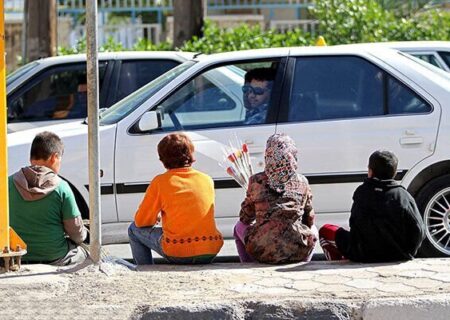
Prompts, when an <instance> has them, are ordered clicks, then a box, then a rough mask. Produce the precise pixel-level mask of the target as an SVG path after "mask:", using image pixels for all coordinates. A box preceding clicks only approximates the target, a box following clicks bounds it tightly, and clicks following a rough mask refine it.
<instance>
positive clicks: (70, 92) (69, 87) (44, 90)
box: [8, 62, 106, 122]
mask: <svg viewBox="0 0 450 320" xmlns="http://www.w3.org/2000/svg"><path fill="white" fill-rule="evenodd" d="M105 70H106V62H101V63H100V64H99V86H100V88H101V87H102V82H103V79H104V74H105ZM86 116H87V80H86V65H85V64H84V63H79V64H72V65H62V66H57V67H54V68H51V69H49V70H47V71H44V72H43V73H41V74H40V75H38V76H37V77H35V78H34V79H32V80H31V81H30V82H29V83H26V84H24V85H23V86H22V88H20V89H19V90H18V91H17V92H16V93H13V94H12V95H11V97H8V122H22V121H45V120H58V119H76V118H84V117H86Z"/></svg>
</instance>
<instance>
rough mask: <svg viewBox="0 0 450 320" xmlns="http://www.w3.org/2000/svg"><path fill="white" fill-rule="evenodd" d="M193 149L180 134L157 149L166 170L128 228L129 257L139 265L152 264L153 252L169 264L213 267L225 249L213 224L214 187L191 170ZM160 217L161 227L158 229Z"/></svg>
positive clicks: (176, 134) (204, 176) (154, 180)
mask: <svg viewBox="0 0 450 320" xmlns="http://www.w3.org/2000/svg"><path fill="white" fill-rule="evenodd" d="M193 152H194V145H193V143H192V141H191V140H190V139H189V138H188V137H187V136H186V135H185V134H181V133H173V134H169V135H168V136H166V137H164V138H163V139H162V140H161V141H160V143H159V144H158V154H159V159H160V160H161V162H162V163H163V165H164V167H165V168H166V169H167V171H166V172H165V173H163V174H161V175H158V176H156V177H155V178H154V179H153V181H152V182H151V183H150V185H149V187H148V188H147V191H146V193H145V196H144V199H143V200H142V203H141V205H140V206H139V209H138V211H137V212H136V215H135V218H134V222H133V223H132V224H131V225H130V227H129V228H128V235H129V238H130V245H131V252H132V254H133V259H134V260H135V262H136V263H137V264H138V265H141V264H153V257H152V252H151V250H154V251H156V252H157V253H158V254H159V255H161V256H162V257H164V258H165V259H166V260H168V261H169V262H171V263H180V264H197V263H210V262H211V261H212V260H213V259H214V258H215V256H216V255H217V253H218V252H219V251H220V249H221V248H222V245H223V239H222V234H221V233H220V232H219V231H218V230H217V228H216V223H215V220H214V184H213V181H212V179H211V177H209V176H208V175H206V174H204V173H202V172H199V171H197V170H195V169H193V168H192V167H191V165H192V163H193V162H194V156H193ZM159 214H160V215H161V219H162V227H160V226H155V224H156V223H157V220H158V215H159Z"/></svg>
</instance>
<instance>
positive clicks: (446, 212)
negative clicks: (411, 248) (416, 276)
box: [416, 174, 450, 257]
mask: <svg viewBox="0 0 450 320" xmlns="http://www.w3.org/2000/svg"><path fill="white" fill-rule="evenodd" d="M416 201H417V206H418V207H419V210H420V212H421V213H422V217H423V221H424V224H425V229H426V238H425V240H424V241H423V243H422V246H421V248H420V249H419V255H420V256H424V257H439V256H450V174H447V175H445V176H442V177H439V178H436V179H433V180H431V182H429V183H428V184H427V185H426V186H425V187H424V188H423V189H422V190H421V191H420V192H419V194H418V195H417V198H416Z"/></svg>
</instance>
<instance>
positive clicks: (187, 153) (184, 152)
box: [158, 133, 194, 169]
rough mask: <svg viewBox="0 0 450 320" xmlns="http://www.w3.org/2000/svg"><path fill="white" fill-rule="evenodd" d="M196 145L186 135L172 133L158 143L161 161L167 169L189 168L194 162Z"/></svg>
mask: <svg viewBox="0 0 450 320" xmlns="http://www.w3.org/2000/svg"><path fill="white" fill-rule="evenodd" d="M193 153H194V144H193V143H192V141H191V139H189V137H188V136H187V135H185V134H184V133H172V134H169V135H167V136H165V137H164V138H163V139H162V140H161V141H160V142H159V143H158V155H159V160H161V162H162V163H163V164H164V167H166V168H167V169H176V168H183V167H189V166H190V165H191V164H192V162H194V155H193Z"/></svg>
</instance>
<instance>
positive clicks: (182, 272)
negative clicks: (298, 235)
mask: <svg viewBox="0 0 450 320" xmlns="http://www.w3.org/2000/svg"><path fill="white" fill-rule="evenodd" d="M101 269H102V271H99V268H98V266H94V265H90V266H85V267H83V268H81V269H78V270H73V269H69V270H63V269H57V268H55V267H50V266H44V265H33V266H31V265H25V266H23V267H22V270H21V271H20V272H18V273H7V274H6V273H2V274H0V290H1V293H0V294H1V299H0V308H1V310H0V318H1V319H172V320H177V319H395V320H402V319H434V320H439V319H449V317H450V316H449V315H450V259H418V260H414V261H410V262H404V263H392V264H370V265H362V264H354V263H348V262H344V263H342V262H338V263H330V262H311V263H309V264H294V265H283V266H270V265H261V264H213V265H206V266H173V265H155V266H144V267H142V268H139V271H138V272H133V271H130V270H128V269H126V268H124V267H122V266H120V265H116V264H110V263H104V264H102V267H101Z"/></svg>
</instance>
